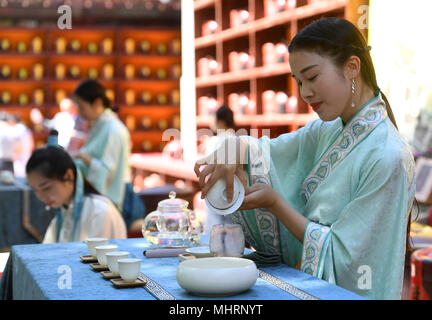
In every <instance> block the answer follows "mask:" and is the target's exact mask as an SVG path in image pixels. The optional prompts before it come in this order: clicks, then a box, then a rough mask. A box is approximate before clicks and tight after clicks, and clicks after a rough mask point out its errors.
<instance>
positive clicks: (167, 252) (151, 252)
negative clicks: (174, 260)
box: [144, 247, 186, 258]
mask: <svg viewBox="0 0 432 320" xmlns="http://www.w3.org/2000/svg"><path fill="white" fill-rule="evenodd" d="M181 253H186V248H175V247H173V248H157V249H148V250H145V251H144V255H145V256H146V257H147V258H164V257H178V255H179V254H181Z"/></svg>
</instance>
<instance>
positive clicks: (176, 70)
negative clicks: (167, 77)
mask: <svg viewBox="0 0 432 320" xmlns="http://www.w3.org/2000/svg"><path fill="white" fill-rule="evenodd" d="M181 72H182V71H181V65H180V64H178V63H176V64H174V65H172V66H171V77H172V78H173V79H174V80H178V79H180V77H181Z"/></svg>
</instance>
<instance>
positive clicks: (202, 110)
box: [198, 96, 208, 116]
mask: <svg viewBox="0 0 432 320" xmlns="http://www.w3.org/2000/svg"><path fill="white" fill-rule="evenodd" d="M207 102H208V97H207V96H202V97H199V98H198V114H199V115H200V116H207V115H208V108H207Z"/></svg>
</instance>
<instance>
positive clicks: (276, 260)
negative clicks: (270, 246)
mask: <svg viewBox="0 0 432 320" xmlns="http://www.w3.org/2000/svg"><path fill="white" fill-rule="evenodd" d="M243 258H245V259H249V260H252V261H253V262H255V264H256V265H257V267H258V268H261V267H270V266H277V265H280V264H281V263H282V259H281V255H280V254H272V253H265V252H258V251H254V252H252V253H248V254H245V255H243Z"/></svg>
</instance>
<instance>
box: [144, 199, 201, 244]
mask: <svg viewBox="0 0 432 320" xmlns="http://www.w3.org/2000/svg"><path fill="white" fill-rule="evenodd" d="M188 204H189V203H188V202H187V201H186V200H183V199H179V198H176V193H175V192H174V191H171V192H170V194H169V199H166V200H162V201H160V202H159V203H158V208H157V210H156V211H153V212H151V213H149V214H148V215H147V216H146V217H145V219H144V222H143V225H142V233H143V236H144V238H146V240H147V241H149V242H150V243H151V244H153V245H160V246H190V245H192V244H194V243H196V242H198V241H199V239H200V238H201V234H202V222H201V220H200V219H199V217H197V216H196V215H195V213H194V212H193V211H192V210H189V209H188Z"/></svg>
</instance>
